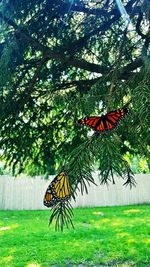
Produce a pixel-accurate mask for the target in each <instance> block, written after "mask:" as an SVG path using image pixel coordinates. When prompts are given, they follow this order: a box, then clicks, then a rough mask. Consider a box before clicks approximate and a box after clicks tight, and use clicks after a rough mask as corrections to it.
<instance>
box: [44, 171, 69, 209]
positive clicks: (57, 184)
mask: <svg viewBox="0 0 150 267" xmlns="http://www.w3.org/2000/svg"><path fill="white" fill-rule="evenodd" d="M70 197H71V189H70V185H69V181H68V177H67V174H66V172H65V171H64V170H62V171H61V172H60V173H59V174H58V175H57V176H56V177H55V178H54V180H53V181H52V182H51V183H50V185H49V186H48V188H47V190H46V193H45V196H44V201H43V203H44V205H45V206H47V207H52V206H54V205H56V204H57V203H58V202H63V201H66V200H68V199H69V198H70Z"/></svg>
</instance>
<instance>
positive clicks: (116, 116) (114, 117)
mask: <svg viewBox="0 0 150 267" xmlns="http://www.w3.org/2000/svg"><path fill="white" fill-rule="evenodd" d="M128 112H129V109H128V108H127V107H123V108H120V109H117V110H114V111H111V112H109V113H107V114H106V115H102V116H92V117H86V118H84V119H80V120H78V123H79V124H82V125H88V126H90V127H91V128H92V129H93V130H95V131H97V132H104V131H111V130H113V129H114V128H115V127H116V126H117V125H118V122H119V120H120V119H121V118H122V117H123V116H125V115H126V114H127V113H128Z"/></svg>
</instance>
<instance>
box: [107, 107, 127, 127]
mask: <svg viewBox="0 0 150 267" xmlns="http://www.w3.org/2000/svg"><path fill="white" fill-rule="evenodd" d="M128 112H129V110H128V108H127V107H124V108H120V109H117V110H114V111H111V112H109V113H107V114H106V115H105V118H104V122H105V124H106V130H112V129H114V128H115V127H116V126H117V125H118V123H119V121H120V120H121V119H122V118H123V117H124V116H125V115H126V114H128Z"/></svg>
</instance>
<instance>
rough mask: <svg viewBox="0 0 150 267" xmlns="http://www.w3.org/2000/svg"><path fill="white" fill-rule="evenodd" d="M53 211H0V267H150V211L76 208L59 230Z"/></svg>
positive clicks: (148, 208) (145, 208) (149, 208)
mask: <svg viewBox="0 0 150 267" xmlns="http://www.w3.org/2000/svg"><path fill="white" fill-rule="evenodd" d="M49 215H50V212H49V210H48V211H1V212H0V266H3V267H46V266H53V267H54V266H56V267H62V266H64V267H65V266H66V267H70V266H72V267H74V266H80V267H86V266H118V267H121V266H122V267H127V266H128V267H129V266H139V267H142V266H143V267H146V266H147V267H149V266H150V206H149V205H134V206H121V207H97V208H82V209H81V208H78V209H74V225H75V229H71V228H70V229H64V231H63V232H61V231H57V232H56V231H55V229H54V225H52V226H50V227H49V226H48V220H49Z"/></svg>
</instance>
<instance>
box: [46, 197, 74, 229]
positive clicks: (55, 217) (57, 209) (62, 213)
mask: <svg viewBox="0 0 150 267" xmlns="http://www.w3.org/2000/svg"><path fill="white" fill-rule="evenodd" d="M72 217H73V212H72V206H71V204H70V202H69V200H68V201H63V202H62V201H60V202H58V203H57V204H56V205H55V206H53V207H52V214H51V216H50V220H49V224H52V222H53V221H54V222H55V230H59V229H60V230H61V231H63V229H64V227H65V226H66V227H67V228H69V225H71V226H72V227H73V228H74V225H73V222H72Z"/></svg>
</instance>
